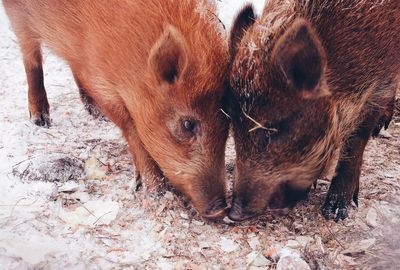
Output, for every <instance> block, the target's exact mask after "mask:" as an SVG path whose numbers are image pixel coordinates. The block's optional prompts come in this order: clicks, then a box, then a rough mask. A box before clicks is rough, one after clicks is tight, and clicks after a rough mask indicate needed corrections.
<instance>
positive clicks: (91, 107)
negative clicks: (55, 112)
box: [73, 72, 106, 120]
mask: <svg viewBox="0 0 400 270" xmlns="http://www.w3.org/2000/svg"><path fill="white" fill-rule="evenodd" d="M73 75H74V79H75V82H76V85H77V86H78V89H79V96H80V98H81V101H82V103H83V106H84V107H85V109H86V111H87V112H88V113H89V114H90V115H91V116H93V117H94V118H96V119H101V120H105V119H106V118H105V116H104V115H103V114H102V113H101V111H100V109H99V106H98V105H97V104H96V102H95V101H94V99H93V98H92V97H91V96H90V95H89V93H88V91H87V89H86V88H85V87H84V86H83V83H82V80H80V79H79V76H78V75H77V74H76V73H74V72H73Z"/></svg>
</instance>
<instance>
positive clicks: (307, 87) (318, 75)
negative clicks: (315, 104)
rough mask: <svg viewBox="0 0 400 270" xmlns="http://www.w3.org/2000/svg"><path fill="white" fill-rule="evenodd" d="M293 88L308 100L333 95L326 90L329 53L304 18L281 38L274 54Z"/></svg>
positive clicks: (296, 22)
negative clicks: (325, 76) (326, 52)
mask: <svg viewBox="0 0 400 270" xmlns="http://www.w3.org/2000/svg"><path fill="white" fill-rule="evenodd" d="M272 58H273V61H274V62H275V63H276V64H277V65H278V66H280V68H281V69H282V71H283V73H284V75H285V76H286V79H287V80H288V83H289V85H290V86H292V87H294V89H295V90H297V91H299V93H300V95H301V96H302V97H303V98H306V99H313V98H318V97H321V96H325V95H328V94H329V91H328V90H327V88H326V87H325V81H324V77H323V76H324V72H325V69H326V65H327V60H326V55H325V50H324V49H323V47H322V45H321V42H320V41H319V38H318V36H317V34H316V33H315V31H314V30H313V29H312V27H311V26H310V24H309V23H308V22H307V21H306V20H304V19H298V20H296V21H295V22H294V23H293V25H292V26H291V27H290V28H289V29H288V30H286V33H285V34H284V35H283V36H282V37H281V38H280V39H279V41H278V42H277V44H276V45H275V48H274V50H273V52H272Z"/></svg>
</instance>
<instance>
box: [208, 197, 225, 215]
mask: <svg viewBox="0 0 400 270" xmlns="http://www.w3.org/2000/svg"><path fill="white" fill-rule="evenodd" d="M227 208H228V206H227V204H226V199H225V197H216V198H215V199H213V200H211V202H210V203H209V204H208V207H207V208H206V210H205V212H204V213H203V214H202V216H203V217H204V218H206V219H209V220H217V219H222V218H223V217H225V216H226V212H227Z"/></svg>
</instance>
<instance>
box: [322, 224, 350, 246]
mask: <svg viewBox="0 0 400 270" xmlns="http://www.w3.org/2000/svg"><path fill="white" fill-rule="evenodd" d="M324 225H325V227H326V228H327V229H328V232H329V234H330V235H331V236H332V238H333V240H335V241H336V242H337V243H338V244H339V246H340V247H341V248H342V249H343V250H346V248H345V247H344V246H343V245H342V243H340V241H339V240H338V239H337V238H336V236H335V235H334V234H333V233H332V231H331V229H330V228H329V226H328V224H327V222H326V221H325V222H324Z"/></svg>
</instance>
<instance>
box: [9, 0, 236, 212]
mask: <svg viewBox="0 0 400 270" xmlns="http://www.w3.org/2000/svg"><path fill="white" fill-rule="evenodd" d="M3 4H4V7H5V9H6V11H7V14H8V16H9V17H10V20H11V23H12V26H13V28H14V30H15V33H16V35H17V37H18V39H19V43H20V45H21V51H22V54H23V57H24V64H25V68H26V70H27V78H28V84H29V110H30V113H31V115H32V118H33V119H34V121H35V122H36V124H38V125H49V124H50V118H49V105H48V103H47V98H46V92H45V88H44V85H43V72H42V62H41V52H40V46H41V44H42V43H44V44H46V45H47V46H49V47H50V49H51V50H52V51H53V52H55V53H56V54H57V55H58V56H60V57H62V58H63V59H65V60H66V61H67V63H68V64H69V66H70V67H71V70H72V72H73V74H74V77H75V79H76V81H77V83H78V85H79V88H80V90H81V92H82V93H83V95H84V96H85V95H87V97H89V98H91V99H92V100H91V103H92V104H95V105H97V106H99V107H100V108H101V111H102V113H104V114H105V115H106V116H107V117H108V118H109V119H110V120H112V121H113V122H114V123H115V124H116V125H117V126H118V127H120V128H121V129H122V132H123V135H124V137H125V138H126V140H127V141H128V144H129V149H130V151H131V153H132V155H133V157H134V162H135V165H136V169H137V172H138V174H139V175H140V176H141V177H142V178H144V180H145V181H146V183H147V185H148V187H149V188H156V187H157V186H159V185H160V184H161V182H162V181H161V179H162V178H163V177H164V176H165V177H167V178H168V179H169V180H170V181H171V183H172V184H173V185H174V186H175V187H176V188H178V189H179V190H180V191H182V192H183V193H185V194H186V195H187V196H188V197H189V198H190V199H191V200H192V201H193V203H194V205H195V206H196V208H197V209H198V211H199V212H200V213H201V214H202V215H204V216H206V217H210V218H212V217H216V216H218V215H220V214H221V213H223V211H224V208H225V207H226V203H225V189H226V188H225V180H224V147H225V142H226V138H227V129H228V124H227V122H226V117H225V116H224V115H223V114H222V113H221V111H220V108H221V99H222V95H223V93H224V89H225V86H226V83H225V78H226V70H227V62H228V47H227V44H226V42H225V40H224V37H223V35H222V34H221V32H220V31H219V29H218V28H219V27H220V25H219V21H218V19H217V18H216V17H215V15H214V14H215V6H214V5H213V4H211V3H210V1H208V0H201V1H196V0H184V1H178V0H167V1H161V0H135V1H132V0H119V1H109V0H107V1H105V0H100V1H99V0H86V1H78V0H3Z"/></svg>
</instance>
